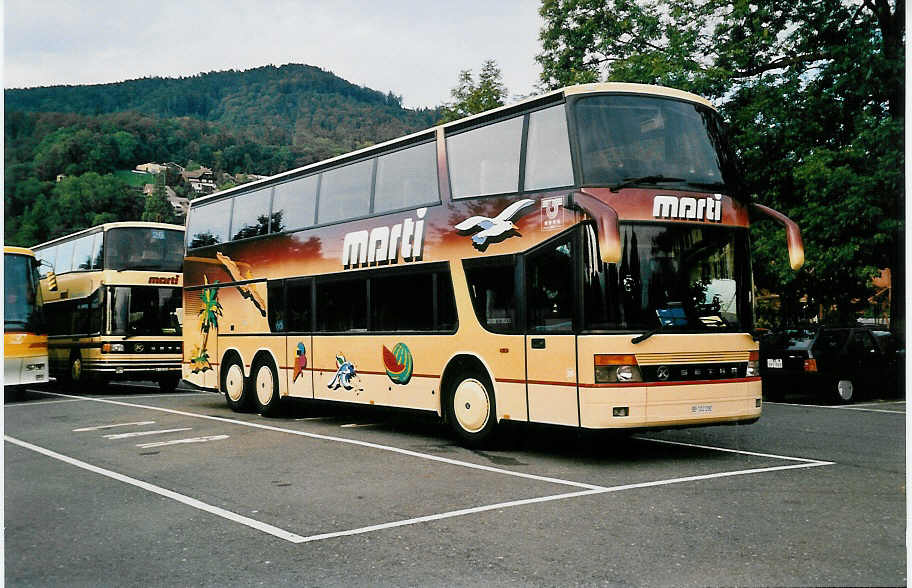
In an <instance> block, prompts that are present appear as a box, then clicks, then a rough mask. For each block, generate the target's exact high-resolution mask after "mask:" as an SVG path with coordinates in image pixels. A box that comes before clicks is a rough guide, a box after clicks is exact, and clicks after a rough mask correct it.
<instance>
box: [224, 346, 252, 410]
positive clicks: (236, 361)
mask: <svg viewBox="0 0 912 588" xmlns="http://www.w3.org/2000/svg"><path fill="white" fill-rule="evenodd" d="M249 388H250V387H249V386H248V385H247V379H246V378H245V377H244V366H243V365H242V364H241V360H240V358H238V357H237V356H236V355H229V356H228V357H226V358H225V360H224V361H223V363H222V377H221V389H222V392H223V393H224V394H225V401H226V402H227V403H228V406H229V407H230V408H231V410H233V411H234V412H249V411H250V408H251V405H252V404H253V402H252V399H251V396H252V394H251V393H250V390H249Z"/></svg>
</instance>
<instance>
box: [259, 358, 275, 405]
mask: <svg viewBox="0 0 912 588" xmlns="http://www.w3.org/2000/svg"><path fill="white" fill-rule="evenodd" d="M273 387H274V385H273V380H272V370H271V369H269V367H267V366H265V365H264V366H261V367H260V369H259V370H257V375H256V391H257V398H258V399H259V401H260V404H262V405H263V406H266V405H267V404H269V402H270V401H271V400H272V391H273Z"/></svg>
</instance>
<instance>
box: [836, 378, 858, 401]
mask: <svg viewBox="0 0 912 588" xmlns="http://www.w3.org/2000/svg"><path fill="white" fill-rule="evenodd" d="M854 390H855V387H854V386H853V385H852V381H851V380H839V383H838V384H836V391H837V392H838V393H839V397H840V398H842V399H843V400H851V399H852V393H853V392H854Z"/></svg>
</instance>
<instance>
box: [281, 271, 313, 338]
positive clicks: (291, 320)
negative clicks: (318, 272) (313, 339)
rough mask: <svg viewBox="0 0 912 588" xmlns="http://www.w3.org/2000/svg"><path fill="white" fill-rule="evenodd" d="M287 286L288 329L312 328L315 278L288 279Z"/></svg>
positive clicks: (308, 329)
mask: <svg viewBox="0 0 912 588" xmlns="http://www.w3.org/2000/svg"><path fill="white" fill-rule="evenodd" d="M285 288H286V296H285V301H286V305H287V307H286V312H287V313H288V316H287V317H286V320H287V321H288V322H287V325H286V330H288V331H304V332H307V331H310V330H312V329H313V323H312V322H311V308H310V304H311V296H310V291H311V288H313V280H311V279H310V278H307V279H304V280H288V281H286V282H285Z"/></svg>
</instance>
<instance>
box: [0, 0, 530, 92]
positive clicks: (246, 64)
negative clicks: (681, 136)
mask: <svg viewBox="0 0 912 588" xmlns="http://www.w3.org/2000/svg"><path fill="white" fill-rule="evenodd" d="M538 7H539V3H538V2H537V1H535V0H486V1H485V0H459V1H450V2H445V1H442V0H377V1H373V2H371V1H367V0H324V1H300V2H292V1H287V0H286V1H283V0H243V1H237V0H225V1H222V2H201V1H198V0H184V1H173V0H163V1H161V2H148V1H143V2H136V1H133V0H117V1H109V0H86V1H85V2H83V1H80V0H72V1H69V2H64V1H60V0H39V1H37V2H36V1H35V0H5V2H4V19H3V25H4V26H3V36H4V39H3V51H4V56H3V87H4V88H24V87H33V86H50V85H60V84H97V83H107V82H118V81H123V80H128V79H135V78H141V77H146V76H162V77H177V76H189V75H194V74H197V73H201V72H209V71H219V70H226V69H237V70H242V69H250V68H254V67H259V66H263V65H269V64H273V65H282V64H285V63H306V64H309V65H314V66H318V67H320V68H322V69H324V70H328V71H331V72H333V73H335V74H336V75H338V76H340V77H342V78H345V79H346V80H348V81H350V82H353V83H355V84H359V85H362V86H367V87H370V88H373V89H375V90H380V91H382V92H384V93H385V92H388V91H392V92H393V93H394V94H397V95H401V96H402V97H403V104H404V105H405V106H406V107H409V108H417V107H422V106H428V107H432V106H437V105H439V104H441V103H444V102H447V101H450V100H451V96H450V90H451V89H452V88H453V87H454V86H455V85H456V84H457V81H458V76H459V72H460V71H461V70H464V69H470V70H472V72H473V73H474V74H475V75H476V76H477V74H478V71H479V70H480V68H481V64H482V63H483V62H484V61H485V60H486V59H494V60H495V61H496V62H497V65H498V66H499V67H500V69H501V71H502V72H503V82H504V85H505V86H506V87H507V90H508V92H509V94H510V96H511V97H512V96H516V97H519V96H524V95H528V94H531V93H532V92H533V91H534V90H535V85H536V83H537V82H538V75H539V72H540V71H541V70H540V67H539V66H538V64H537V63H536V62H535V55H536V54H537V53H538V52H539V51H540V44H539V40H538V34H539V30H540V29H541V26H542V21H541V19H540V17H539V16H538Z"/></svg>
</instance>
